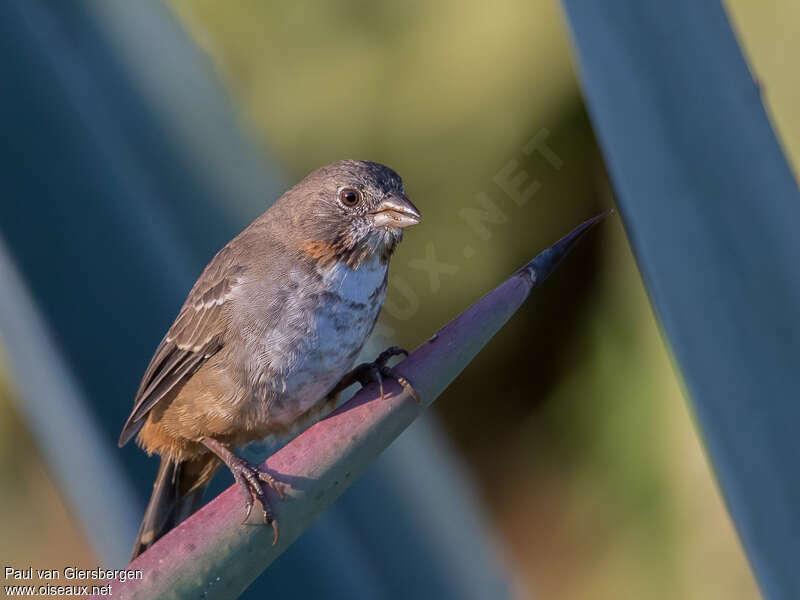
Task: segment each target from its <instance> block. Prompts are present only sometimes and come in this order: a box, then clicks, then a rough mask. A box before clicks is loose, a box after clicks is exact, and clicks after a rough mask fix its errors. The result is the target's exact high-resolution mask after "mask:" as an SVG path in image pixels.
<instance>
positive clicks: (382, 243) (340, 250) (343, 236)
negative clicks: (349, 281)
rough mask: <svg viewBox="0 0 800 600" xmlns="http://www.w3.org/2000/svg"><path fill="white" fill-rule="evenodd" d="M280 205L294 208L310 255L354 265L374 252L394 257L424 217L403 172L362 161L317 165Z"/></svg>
mask: <svg viewBox="0 0 800 600" xmlns="http://www.w3.org/2000/svg"><path fill="white" fill-rule="evenodd" d="M278 204H280V205H283V206H281V207H280V208H283V209H284V210H286V209H288V210H290V212H291V215H292V219H291V221H292V229H293V230H294V231H293V234H295V235H298V236H299V238H300V249H301V250H302V251H303V252H304V253H305V254H307V255H309V256H311V257H312V258H314V259H316V260H319V261H321V262H328V261H342V260H343V261H345V262H347V263H348V264H349V265H350V266H353V267H357V266H358V265H359V264H360V263H361V262H363V261H364V260H365V259H367V258H370V257H373V256H378V257H379V258H380V259H381V260H382V261H388V260H389V258H390V257H391V255H392V253H393V252H394V250H395V248H396V247H397V244H398V243H400V241H401V240H402V238H403V229H404V228H405V227H409V226H411V225H416V224H417V223H419V221H420V217H421V215H420V212H419V210H417V208H416V207H415V206H414V205H413V204H412V203H411V201H410V200H409V199H408V198H407V197H406V193H405V187H404V186H403V180H402V179H400V176H399V175H398V174H397V173H395V172H394V171H393V170H392V169H390V168H389V167H385V166H383V165H380V164H378V163H374V162H367V161H360V160H342V161H339V162H335V163H332V164H330V165H326V166H324V167H321V168H319V169H317V170H316V171H314V172H312V173H310V174H309V175H308V176H307V177H306V178H305V179H303V181H301V182H300V183H298V184H297V185H296V186H294V187H293V188H292V189H290V190H289V191H287V192H286V194H284V196H283V197H282V198H281V199H280V200H279V201H278ZM276 208H279V207H278V206H277V205H276Z"/></svg>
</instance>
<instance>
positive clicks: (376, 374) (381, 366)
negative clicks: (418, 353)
mask: <svg viewBox="0 0 800 600" xmlns="http://www.w3.org/2000/svg"><path fill="white" fill-rule="evenodd" d="M400 355H403V356H408V351H407V350H405V349H403V348H401V347H400V346H391V347H389V348H387V349H386V350H384V351H383V352H381V353H380V354H379V355H378V358H376V359H375V360H374V361H373V362H371V363H362V364H360V365H358V366H357V367H356V369H355V370H356V378H357V379H358V382H359V383H360V384H361V385H362V386H364V387H366V386H367V385H369V384H370V383H373V382H374V383H377V384H378V389H379V390H380V394H381V400H383V399H385V398H386V395H385V394H384V391H383V379H384V377H386V378H388V379H394V380H395V381H396V382H397V383H399V384H400V387H402V388H403V390H404V391H405V392H406V393H407V394H408V395H409V396H411V397H412V398H414V400H416V402H417V404H422V401H421V400H420V397H419V394H417V392H416V390H415V389H414V387H413V386H412V385H411V383H410V382H409V381H408V379H406V378H405V377H403V376H402V375H397V374H395V373H394V371H393V370H392V369H391V367H389V366H388V365H387V364H386V363H387V362H389V359H390V358H392V357H394V356H400Z"/></svg>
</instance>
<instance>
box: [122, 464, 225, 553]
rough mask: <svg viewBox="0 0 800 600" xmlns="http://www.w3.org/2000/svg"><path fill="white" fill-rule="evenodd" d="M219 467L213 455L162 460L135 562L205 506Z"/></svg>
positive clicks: (139, 537)
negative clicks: (160, 539)
mask: <svg viewBox="0 0 800 600" xmlns="http://www.w3.org/2000/svg"><path fill="white" fill-rule="evenodd" d="M219 466H220V461H219V459H218V458H217V457H216V456H214V455H211V454H207V455H204V456H201V457H199V458H196V459H193V460H190V461H180V462H176V461H173V460H170V459H168V458H163V457H162V458H161V464H160V465H159V467H158V474H157V475H156V481H155V483H154V484H153V494H152V495H151V496H150V502H148V504H147V509H146V510H145V513H144V518H143V519H142V524H141V526H140V527H139V534H138V535H137V536H136V543H135V544H134V546H133V553H132V555H131V560H133V559H134V558H136V557H137V556H139V555H140V554H141V553H142V552H144V551H145V550H147V549H148V548H149V547H150V546H152V545H153V544H154V543H155V542H156V541H157V540H158V539H159V538H160V537H161V536H163V535H164V534H165V533H167V532H168V531H169V530H170V529H172V528H173V527H175V526H176V525H177V524H178V523H180V522H181V521H183V520H184V519H186V518H188V517H189V516H190V515H191V514H192V513H194V512H195V511H197V510H198V509H199V508H200V506H202V503H203V493H204V492H205V490H206V488H207V487H208V483H209V482H210V481H211V478H212V477H213V476H214V473H216V471H217V469H218V468H219Z"/></svg>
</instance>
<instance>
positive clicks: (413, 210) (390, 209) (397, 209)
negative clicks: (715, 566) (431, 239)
mask: <svg viewBox="0 0 800 600" xmlns="http://www.w3.org/2000/svg"><path fill="white" fill-rule="evenodd" d="M372 216H373V222H374V223H375V226H376V227H398V228H403V227H410V226H411V225H416V224H417V223H419V221H420V219H421V218H422V215H421V214H420V212H419V210H417V207H416V206H414V205H413V204H412V203H411V200H409V199H408V198H406V197H405V196H387V197H386V198H385V199H384V200H383V201H382V202H381V203H380V204H379V205H378V209H377V210H375V211H373V212H372Z"/></svg>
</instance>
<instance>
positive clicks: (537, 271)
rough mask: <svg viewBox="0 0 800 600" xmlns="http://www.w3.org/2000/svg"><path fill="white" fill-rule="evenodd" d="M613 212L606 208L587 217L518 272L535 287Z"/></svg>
mask: <svg viewBox="0 0 800 600" xmlns="http://www.w3.org/2000/svg"><path fill="white" fill-rule="evenodd" d="M613 213H614V209H613V208H612V209H609V210H606V211H604V212H602V213H600V214H599V215H595V216H594V217H592V218H591V219H587V220H586V221H584V222H583V223H581V224H580V225H578V226H577V227H576V228H575V229H573V230H572V231H570V232H569V233H568V234H567V235H565V236H564V237H562V238H561V239H560V240H558V241H557V242H556V243H555V244H553V245H552V246H550V247H549V248H547V249H546V250H543V251H542V252H540V253H539V254H538V255H537V256H536V258H534V259H533V260H532V261H531V262H529V263H528V264H527V265H525V266H524V267H523V268H522V269H520V272H522V273H525V274H527V275H528V276H529V277H530V279H531V283H532V285H533V286H534V287H535V286H537V285H539V284H540V283H542V282H543V281H544V280H545V279H547V278H548V277H549V276H550V273H552V272H553V271H554V270H555V268H556V267H557V266H558V264H559V263H560V262H561V261H562V260H563V259H564V257H565V256H566V255H567V254H569V251H570V250H572V248H573V247H574V246H575V244H576V243H577V242H578V240H579V239H580V238H581V237H583V234H585V233H586V232H587V231H589V230H590V229H591V228H592V227H594V226H595V225H596V224H597V223H599V222H600V221H602V220H603V219H605V218H606V217H607V216H609V215H611V214H613Z"/></svg>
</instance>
